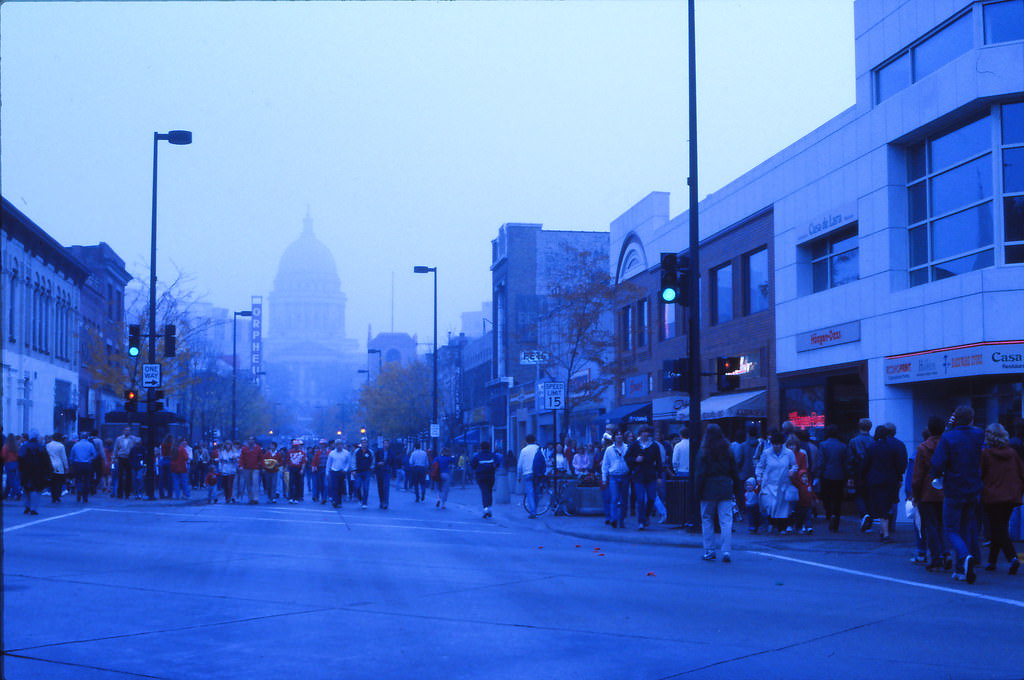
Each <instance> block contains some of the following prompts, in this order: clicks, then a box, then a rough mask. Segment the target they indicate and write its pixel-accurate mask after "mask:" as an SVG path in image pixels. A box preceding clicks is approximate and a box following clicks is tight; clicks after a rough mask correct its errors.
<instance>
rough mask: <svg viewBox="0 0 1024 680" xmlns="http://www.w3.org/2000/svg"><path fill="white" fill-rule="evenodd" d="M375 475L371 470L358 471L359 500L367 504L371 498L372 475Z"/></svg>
mask: <svg viewBox="0 0 1024 680" xmlns="http://www.w3.org/2000/svg"><path fill="white" fill-rule="evenodd" d="M371 475H373V472H372V471H371V470H359V471H357V472H356V482H357V484H358V486H357V488H358V490H359V502H360V503H362V504H363V505H366V502H367V501H368V500H370V476H371Z"/></svg>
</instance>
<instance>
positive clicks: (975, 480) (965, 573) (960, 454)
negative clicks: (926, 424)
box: [930, 406, 985, 583]
mask: <svg viewBox="0 0 1024 680" xmlns="http://www.w3.org/2000/svg"><path fill="white" fill-rule="evenodd" d="M973 422H974V409H972V408H971V407H970V406H958V407H957V409H956V410H955V411H954V412H953V426H952V427H951V428H950V429H948V430H946V432H944V433H943V434H942V436H941V437H940V438H939V445H938V446H937V447H935V455H934V456H932V468H931V475H930V476H931V479H932V480H933V484H935V485H936V486H937V487H940V488H942V492H943V494H944V498H943V501H942V523H943V530H944V531H945V536H946V543H947V545H948V546H949V547H950V548H952V549H953V551H954V552H955V553H956V563H955V565H954V570H953V578H955V579H957V580H959V581H966V582H967V583H974V580H975V578H976V574H975V571H974V570H975V567H976V566H977V559H978V557H977V556H978V555H979V554H980V550H979V546H978V509H979V507H980V504H981V489H982V481H981V449H982V446H984V443H985V434H984V433H983V432H982V431H981V428H978V427H974V426H973V425H972V423H973Z"/></svg>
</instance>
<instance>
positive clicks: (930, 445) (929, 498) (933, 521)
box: [910, 416, 952, 571]
mask: <svg viewBox="0 0 1024 680" xmlns="http://www.w3.org/2000/svg"><path fill="white" fill-rule="evenodd" d="M944 429H945V422H943V420H942V418H939V417H938V416H932V417H931V418H929V419H928V437H926V438H925V440H924V441H923V442H921V443H920V444H919V445H918V446H917V451H916V453H915V455H914V472H913V477H912V478H911V481H910V493H911V497H912V499H913V501H914V504H915V505H916V507H917V514H918V516H919V517H920V518H921V533H923V534H924V541H925V545H926V546H927V550H928V565H927V566H926V567H925V568H926V569H927V570H928V571H938V570H940V569H943V568H951V567H952V563H950V567H946V561H947V559H948V551H947V547H946V540H945V537H944V535H943V530H942V500H943V494H942V491H941V490H940V489H936V488H935V487H934V486H932V485H931V479H930V478H929V476H928V475H929V471H930V469H931V465H932V457H933V456H934V455H935V449H936V447H937V446H938V445H939V437H941V436H942V431H943V430H944Z"/></svg>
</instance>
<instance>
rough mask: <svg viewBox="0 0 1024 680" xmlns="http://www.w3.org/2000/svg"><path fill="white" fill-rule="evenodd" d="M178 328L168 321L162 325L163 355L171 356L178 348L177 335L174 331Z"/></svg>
mask: <svg viewBox="0 0 1024 680" xmlns="http://www.w3.org/2000/svg"><path fill="white" fill-rule="evenodd" d="M177 332H178V329H177V328H176V327H175V326H174V324H172V323H169V324H167V325H166V326H164V356H165V357H173V356H174V354H175V352H176V351H177V349H178V337H177V335H176V333H177Z"/></svg>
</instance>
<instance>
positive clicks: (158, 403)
mask: <svg viewBox="0 0 1024 680" xmlns="http://www.w3.org/2000/svg"><path fill="white" fill-rule="evenodd" d="M163 398H164V391H163V390H150V392H149V409H148V411H149V412H150V413H156V412H157V411H163V410H164V402H163Z"/></svg>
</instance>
